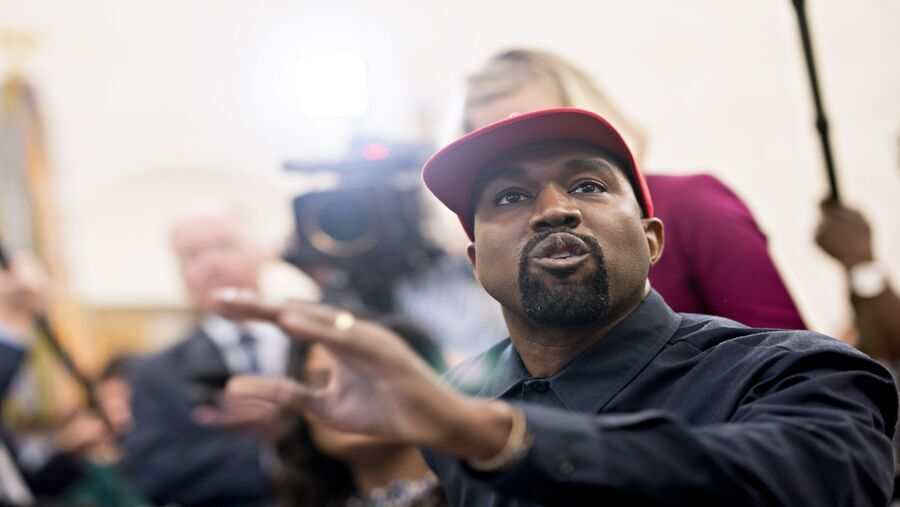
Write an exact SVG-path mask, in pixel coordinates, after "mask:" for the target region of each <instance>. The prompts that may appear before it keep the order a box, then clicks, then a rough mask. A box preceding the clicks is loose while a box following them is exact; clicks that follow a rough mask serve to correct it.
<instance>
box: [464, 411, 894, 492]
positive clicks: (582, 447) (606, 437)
mask: <svg viewBox="0 0 900 507" xmlns="http://www.w3.org/2000/svg"><path fill="white" fill-rule="evenodd" d="M523 407H524V410H525V413H526V414H527V415H528V423H529V427H530V428H531V431H532V432H533V434H534V444H533V446H532V449H531V451H530V452H529V454H528V455H527V456H526V457H525V458H524V459H523V460H522V461H521V462H520V463H518V464H517V465H514V466H513V467H512V468H510V469H509V470H506V471H503V472H500V473H497V474H479V473H477V472H472V471H470V472H469V473H470V474H472V475H474V476H475V477H478V478H480V479H482V480H485V481H487V482H488V483H489V484H491V485H492V486H493V487H495V488H496V489H498V490H499V491H501V492H503V493H506V494H509V495H515V496H523V497H525V498H527V499H529V500H531V501H536V502H541V503H547V502H549V503H553V504H566V505H579V504H586V505H595V504H597V502H599V501H600V500H601V499H603V500H605V501H613V500H615V501H617V502H620V503H621V502H627V503H631V504H641V505H672V504H677V505H759V506H762V505H795V506H804V505H809V506H813V505H815V506H828V505H878V504H879V502H880V504H883V503H884V502H885V501H886V495H887V494H888V492H889V491H890V484H891V472H890V471H891V456H890V445H889V442H888V440H887V438H886V437H884V435H880V434H878V433H877V432H874V431H872V430H871V429H869V430H866V429H865V428H864V427H862V426H861V425H860V426H859V427H857V426H856V425H853V424H849V425H848V423H846V422H844V423H840V422H834V423H825V424H823V423H821V422H819V423H817V424H815V425H809V424H804V423H803V422H802V421H803V418H801V417H797V418H794V417H785V418H783V419H781V420H777V419H772V420H770V421H759V422H757V423H740V424H716V425H709V426H698V427H691V426H688V425H687V424H685V423H683V422H681V421H679V420H678V419H677V418H673V417H671V416H668V415H666V414H665V413H663V412H659V411H647V412H640V413H635V414H627V415H600V416H590V415H585V414H572V413H566V412H562V411H558V410H554V409H549V408H546V407H538V406H527V405H524V406H523ZM833 477H846V478H848V479H846V480H844V479H842V480H841V481H833V479H832V478H833ZM798 478H800V479H801V480H798Z"/></svg>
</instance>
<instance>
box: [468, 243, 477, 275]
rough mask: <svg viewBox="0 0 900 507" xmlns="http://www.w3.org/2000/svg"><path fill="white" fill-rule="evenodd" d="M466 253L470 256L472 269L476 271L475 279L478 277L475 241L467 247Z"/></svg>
mask: <svg viewBox="0 0 900 507" xmlns="http://www.w3.org/2000/svg"><path fill="white" fill-rule="evenodd" d="M466 255H468V256H469V262H471V263H472V271H473V272H474V273H475V279H476V280H477V279H478V265H477V264H476V263H475V243H469V246H467V247H466Z"/></svg>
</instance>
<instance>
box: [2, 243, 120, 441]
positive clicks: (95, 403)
mask: <svg viewBox="0 0 900 507" xmlns="http://www.w3.org/2000/svg"><path fill="white" fill-rule="evenodd" d="M9 269H10V262H9V256H8V255H7V254H6V249H5V248H4V247H3V240H2V239H0V270H3V271H9ZM32 320H33V323H34V327H35V328H37V330H38V332H39V333H38V334H39V335H40V336H42V337H43V339H44V342H46V343H47V345H48V346H49V347H50V350H51V351H52V352H53V355H55V356H56V358H57V359H59V362H60V363H62V365H63V368H65V369H66V371H67V372H68V373H69V375H70V376H71V377H72V378H73V379H74V380H75V382H76V383H78V385H79V386H81V388H82V390H84V394H85V398H86V400H87V406H88V408H89V409H90V410H91V411H92V412H94V413H96V414H97V415H98V416H99V417H100V420H101V421H103V424H104V425H105V426H106V428H107V429H108V430H109V431H110V432H114V431H115V430H114V428H113V425H112V421H110V420H109V417H108V416H107V415H106V412H105V411H104V410H103V407H101V406H100V402H99V400H98V399H97V391H96V386H95V385H94V382H93V381H92V380H91V379H89V378H88V377H87V376H85V375H84V374H83V373H81V371H80V370H79V369H78V366H76V365H75V361H74V360H73V359H72V356H71V355H69V353H68V352H66V349H64V348H63V347H62V345H61V344H60V342H59V339H58V338H57V335H56V332H55V331H54V330H53V327H52V326H51V325H50V321H49V320H47V316H46V315H45V314H43V313H40V312H36V311H35V312H33V313H32Z"/></svg>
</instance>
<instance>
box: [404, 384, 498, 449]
mask: <svg viewBox="0 0 900 507" xmlns="http://www.w3.org/2000/svg"><path fill="white" fill-rule="evenodd" d="M443 407H444V410H443V412H444V416H443V423H442V424H440V425H439V426H438V428H439V430H438V431H436V432H435V433H434V436H433V437H431V438H428V439H426V440H423V441H421V442H416V444H418V445H419V446H421V447H425V448H429V449H433V450H435V451H438V452H441V453H444V454H449V455H451V456H455V457H457V458H460V459H464V460H467V459H475V460H485V459H489V458H491V457H494V456H496V455H497V454H498V453H499V452H500V451H501V450H502V449H503V447H504V445H505V444H506V442H507V440H508V438H509V434H510V431H511V429H512V421H513V415H512V412H513V410H515V408H514V407H513V406H512V405H510V404H509V403H506V402H503V401H497V400H482V399H477V398H471V397H467V396H463V395H458V394H456V393H453V394H452V395H450V396H449V399H448V400H447V403H445V404H443Z"/></svg>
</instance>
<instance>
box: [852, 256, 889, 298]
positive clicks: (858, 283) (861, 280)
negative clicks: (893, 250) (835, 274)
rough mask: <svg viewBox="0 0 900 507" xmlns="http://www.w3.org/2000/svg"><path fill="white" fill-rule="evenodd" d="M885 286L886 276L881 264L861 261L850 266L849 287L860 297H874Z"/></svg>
mask: <svg viewBox="0 0 900 507" xmlns="http://www.w3.org/2000/svg"><path fill="white" fill-rule="evenodd" d="M886 288H887V276H886V275H885V273H884V270H883V269H881V266H879V265H878V264H876V263H874V262H863V263H860V264H857V265H855V266H853V267H852V268H850V289H851V290H852V291H853V294H855V295H857V296H859V297H862V298H871V297H875V296H877V295H879V294H881V293H882V292H884V290H885V289H886Z"/></svg>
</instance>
